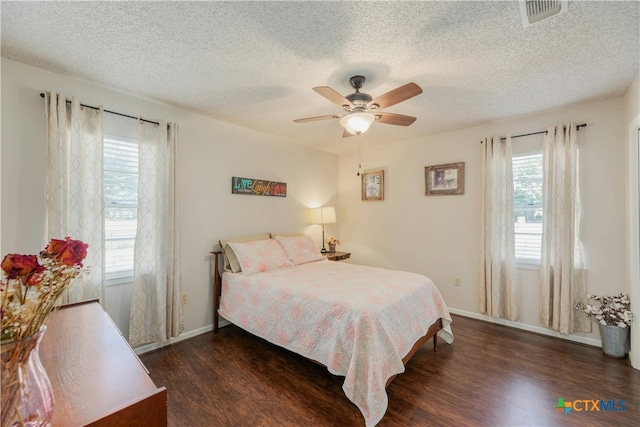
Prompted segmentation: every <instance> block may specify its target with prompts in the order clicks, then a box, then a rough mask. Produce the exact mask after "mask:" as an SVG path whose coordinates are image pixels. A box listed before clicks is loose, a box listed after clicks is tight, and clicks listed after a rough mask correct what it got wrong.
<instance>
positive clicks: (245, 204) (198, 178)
mask: <svg viewBox="0 0 640 427" xmlns="http://www.w3.org/2000/svg"><path fill="white" fill-rule="evenodd" d="M1 73H2V74H1V77H2V78H1V80H2V106H1V110H2V113H3V114H2V122H1V123H2V133H1V137H2V146H1V156H0V158H1V160H2V164H1V168H0V171H1V180H0V182H1V185H2V187H1V190H2V197H1V200H2V201H1V204H0V206H1V208H2V213H1V215H0V218H1V221H2V222H1V223H0V242H1V247H2V250H3V251H4V252H3V253H6V252H18V253H34V252H37V251H39V250H41V249H42V244H43V235H42V234H43V222H44V165H45V126H44V120H45V117H44V101H43V99H42V98H41V97H40V93H41V92H42V91H45V90H55V91H57V92H61V93H63V94H64V95H65V96H67V97H71V96H76V97H77V98H78V99H79V100H80V101H81V102H82V103H85V104H89V105H100V104H102V105H104V107H105V109H109V110H114V111H117V112H121V113H125V114H130V115H133V116H137V115H142V116H143V117H145V118H149V119H163V120H167V121H175V122H177V123H178V124H179V126H180V141H179V146H180V147H179V153H178V155H179V175H178V180H179V191H180V210H181V212H180V227H181V231H180V232H181V239H180V240H181V245H182V281H183V288H184V292H186V293H187V294H188V304H187V306H186V307H185V335H188V334H189V333H197V332H200V331H203V330H206V329H208V328H210V327H211V324H212V320H213V318H212V309H213V308H212V307H213V306H212V293H213V292H212V280H211V273H210V272H211V267H210V265H211V257H210V255H209V252H210V251H211V250H213V249H214V246H215V245H216V242H217V241H218V239H220V238H224V237H231V236H234V235H242V234H251V233H256V232H263V231H272V232H287V231H306V232H307V233H309V234H312V235H313V236H314V237H315V238H316V239H317V242H318V245H319V246H321V242H320V240H321V239H320V228H319V226H308V225H307V224H306V222H305V209H306V208H307V207H315V206H319V205H321V204H322V203H326V204H331V205H337V203H338V197H337V192H338V156H336V155H334V154H330V153H326V152H323V151H318V150H314V149H311V148H308V147H304V146H302V145H299V144H294V143H290V142H286V141H283V140H279V139H277V138H275V137H272V136H270V135H266V134H261V133H257V132H253V131H249V130H246V129H243V128H239V127H237V126H233V125H229V124H226V123H223V122H220V121H217V120H214V119H212V118H208V117H204V116H202V115H198V114H194V113H190V112H187V111H185V110H182V109H179V108H175V107H172V106H168V105H163V104H160V103H157V102H152V101H149V100H145V99H142V98H139V97H136V96H132V95H128V94H124V93H120V92H116V91H114V90H110V89H106V88H102V87H99V86H96V85H92V84H88V83H85V82H81V81H78V80H74V79H71V78H68V77H65V76H61V75H57V74H53V73H50V72H47V71H43V70H40V69H37V68H33V67H29V66H26V65H23V64H20V63H17V62H12V61H9V60H6V59H2V68H1ZM135 126H136V121H135V120H132V119H126V118H117V117H116V116H113V115H110V114H105V132H106V133H115V134H120V135H121V136H134V137H135ZM232 176H242V177H249V178H261V179H270V180H276V181H283V182H286V183H287V197H286V198H280V197H259V196H243V195H232V194H231V177H232ZM335 230H337V225H329V226H327V232H331V233H334V234H336V231H335ZM49 237H60V236H49ZM62 237H63V236H62ZM45 240H46V239H45ZM106 306H107V311H108V312H109V314H110V315H111V316H112V318H114V320H115V321H116V323H117V324H118V326H119V327H120V328H121V330H122V331H123V333H124V334H125V336H126V335H127V334H128V310H129V307H130V286H128V285H124V286H112V287H109V288H108V291H107V296H106Z"/></svg>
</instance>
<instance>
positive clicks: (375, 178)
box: [362, 170, 384, 200]
mask: <svg viewBox="0 0 640 427" xmlns="http://www.w3.org/2000/svg"><path fill="white" fill-rule="evenodd" d="M362 200H384V171H383V170H379V171H371V172H363V173H362Z"/></svg>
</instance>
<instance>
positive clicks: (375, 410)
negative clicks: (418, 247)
mask: <svg viewBox="0 0 640 427" xmlns="http://www.w3.org/2000/svg"><path fill="white" fill-rule="evenodd" d="M219 314H220V315H221V316H223V317H224V318H226V319H227V320H229V321H230V322H232V323H234V324H236V325H238V326H240V327H241V328H243V329H245V330H247V331H248V332H251V333H252V334H254V335H257V336H259V337H261V338H264V339H266V340H267V341H269V342H272V343H274V344H277V345H279V346H282V347H284V348H286V349H288V350H290V351H293V352H296V353H298V354H300V355H302V356H304V357H307V358H309V359H312V360H315V361H317V362H319V363H322V364H323V365H325V366H326V367H327V368H328V370H329V372H331V373H332V374H335V375H342V376H344V377H345V381H344V384H343V386H342V388H343V390H344V393H345V395H346V396H347V397H348V398H349V399H350V400H351V401H352V402H353V403H354V404H355V405H356V406H357V407H358V408H359V409H360V411H361V412H362V415H363V416H364V419H365V423H366V425H367V426H373V425H375V424H377V423H378V422H379V421H380V420H381V419H382V417H383V416H384V414H385V412H386V411H387V405H388V400H387V393H386V388H385V386H386V383H387V380H388V379H389V378H391V377H392V376H394V375H396V374H399V373H402V372H404V369H405V367H404V364H403V362H402V359H403V358H404V357H405V356H407V354H408V353H409V351H410V350H411V349H412V347H413V346H414V344H415V343H416V342H417V341H418V340H419V339H420V338H421V337H423V336H424V335H425V334H426V333H427V330H428V329H429V327H430V326H431V325H432V324H434V323H435V322H437V321H438V319H442V326H443V328H442V329H441V330H440V331H439V332H438V336H439V337H441V338H442V339H443V340H444V341H446V342H447V343H451V342H452V341H453V334H452V332H451V327H450V324H451V317H450V315H449V311H448V310H447V307H446V305H445V303H444V301H443V299H442V297H441V296H440V293H439V292H438V290H437V288H436V286H435V285H434V284H433V282H432V281H431V280H430V279H429V278H427V277H426V276H423V275H420V274H415V273H410V272H404V271H395V270H388V269H381V268H375V267H367V266H361V265H354V264H347V263H340V262H333V261H328V260H322V261H316V262H310V263H306V264H300V265H297V266H291V267H284V268H277V269H273V270H269V271H265V272H260V273H258V274H254V275H251V276H245V275H243V274H242V273H231V272H225V273H224V274H223V276H222V297H221V300H220V309H219Z"/></svg>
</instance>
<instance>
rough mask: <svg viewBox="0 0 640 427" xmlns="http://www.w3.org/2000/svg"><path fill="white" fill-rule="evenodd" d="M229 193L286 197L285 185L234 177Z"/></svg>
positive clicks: (284, 183) (283, 183)
mask: <svg viewBox="0 0 640 427" xmlns="http://www.w3.org/2000/svg"><path fill="white" fill-rule="evenodd" d="M231 193H233V194H251V195H254V196H276V197H287V183H286V182H276V181H267V180H264V179H254V178H240V177H238V176H234V177H232V178H231Z"/></svg>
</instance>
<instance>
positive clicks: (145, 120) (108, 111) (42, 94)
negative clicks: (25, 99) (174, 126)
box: [40, 93, 160, 126]
mask: <svg viewBox="0 0 640 427" xmlns="http://www.w3.org/2000/svg"><path fill="white" fill-rule="evenodd" d="M40 97H41V98H44V93H40ZM67 103H69V104H71V101H69V100H67ZM80 106H81V107H86V108H91V109H92V110H99V109H100V108H98V107H94V106H92V105H85V104H80ZM102 111H104V112H105V113H111V114H115V115H117V116H122V117H128V118H130V119H136V120H141V121H143V122H147V123H153V124H154V125H156V126H160V123H158V122H154V121H153V120H147V119H141V118H140V117H134V116H130V115H128V114H123V113H118V112H117V111H110V110H102Z"/></svg>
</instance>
